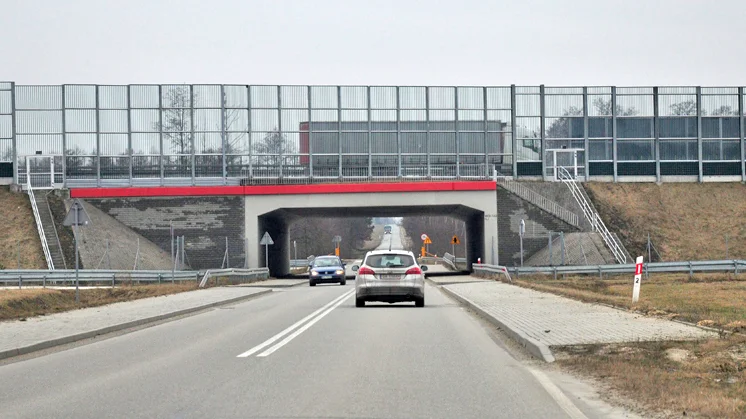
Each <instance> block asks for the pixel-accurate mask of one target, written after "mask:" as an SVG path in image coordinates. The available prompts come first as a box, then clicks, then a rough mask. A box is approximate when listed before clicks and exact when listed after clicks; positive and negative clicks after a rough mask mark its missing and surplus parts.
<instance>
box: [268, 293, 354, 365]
mask: <svg viewBox="0 0 746 419" xmlns="http://www.w3.org/2000/svg"><path fill="white" fill-rule="evenodd" d="M353 291H354V290H353ZM353 291H350V292H349V293H347V294H345V295H343V297H344V298H342V299H341V300H339V301H338V302H337V303H336V304H334V305H333V306H331V307H330V308H328V309H327V310H326V311H325V312H323V313H321V314H319V315H318V316H316V318H314V319H313V320H311V321H310V322H308V323H306V324H305V325H304V326H303V327H301V328H300V329H298V330H296V331H295V332H293V333H292V334H290V335H289V336H288V337H286V338H285V339H283V340H282V341H280V342H279V343H277V344H275V346H273V347H271V348H269V349H267V350H266V351H264V352H262V353H260V354H259V355H257V357H265V356H268V355H271V354H272V353H273V352H274V351H276V350H278V349H280V348H282V347H283V346H285V345H286V344H287V343H288V342H290V341H291V340H293V339H295V338H296V337H298V335H300V334H301V333H303V332H305V331H306V330H308V329H309V328H310V327H311V326H313V325H314V324H316V322H317V321H319V320H321V319H322V318H323V317H324V316H326V315H327V314H329V313H331V312H332V310H334V309H335V308H337V307H339V306H340V305H341V304H342V303H344V302H345V300H346V299H347V298H349V297H350V296H351V295H352V292H353Z"/></svg>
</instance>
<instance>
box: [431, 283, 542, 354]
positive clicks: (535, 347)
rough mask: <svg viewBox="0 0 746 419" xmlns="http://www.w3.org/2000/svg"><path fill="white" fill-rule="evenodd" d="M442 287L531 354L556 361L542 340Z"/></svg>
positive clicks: (442, 288)
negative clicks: (529, 335) (515, 327)
mask: <svg viewBox="0 0 746 419" xmlns="http://www.w3.org/2000/svg"><path fill="white" fill-rule="evenodd" d="M440 289H441V290H443V291H444V292H445V293H446V294H448V295H450V296H451V297H453V298H454V299H455V300H457V301H459V302H460V303H461V304H463V305H466V306H467V307H469V308H471V309H472V310H474V311H476V312H477V313H478V314H479V315H480V316H482V317H484V318H485V319H487V321H489V322H490V323H492V324H493V325H495V326H497V327H499V328H500V329H502V330H504V331H505V332H506V333H507V334H508V335H509V336H510V337H511V338H513V339H514V340H515V341H516V342H518V343H520V344H521V345H522V346H523V347H525V348H526V349H527V350H528V351H529V352H530V353H531V355H533V356H535V357H537V358H539V359H542V360H544V361H545V362H554V355H552V351H551V350H549V346H547V345H545V344H543V343H541V342H537V341H536V340H534V339H532V338H530V337H528V336H526V335H525V334H524V333H523V332H521V331H520V330H518V329H514V328H511V327H510V326H508V325H506V324H505V323H503V322H502V321H500V319H498V318H496V317H494V316H492V315H490V314H489V313H487V312H486V311H485V310H483V309H482V308H481V307H479V305H477V304H476V303H474V302H473V301H471V300H469V299H468V298H466V297H464V296H462V295H460V294H458V293H457V292H455V291H452V290H450V289H448V288H447V287H443V286H442V287H440Z"/></svg>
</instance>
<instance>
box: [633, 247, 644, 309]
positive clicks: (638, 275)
mask: <svg viewBox="0 0 746 419" xmlns="http://www.w3.org/2000/svg"><path fill="white" fill-rule="evenodd" d="M641 281H642V256H638V257H637V260H636V261H635V285H634V286H633V288H632V302H633V303H636V302H637V301H638V300H639V299H640V282H641Z"/></svg>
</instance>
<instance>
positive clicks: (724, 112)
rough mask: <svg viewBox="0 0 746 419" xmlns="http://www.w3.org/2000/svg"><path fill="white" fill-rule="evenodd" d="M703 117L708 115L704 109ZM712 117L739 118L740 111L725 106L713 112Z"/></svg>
mask: <svg viewBox="0 0 746 419" xmlns="http://www.w3.org/2000/svg"><path fill="white" fill-rule="evenodd" d="M702 115H703V116H705V115H706V112H705V110H704V109H702ZM712 116H738V111H737V110H735V109H733V107H732V106H728V105H723V106H720V107H718V108H716V109H715V110H714V111H712Z"/></svg>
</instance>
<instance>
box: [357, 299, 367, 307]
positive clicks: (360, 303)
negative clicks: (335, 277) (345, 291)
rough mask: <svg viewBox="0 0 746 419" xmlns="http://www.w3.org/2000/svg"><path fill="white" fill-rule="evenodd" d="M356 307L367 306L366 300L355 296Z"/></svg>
mask: <svg viewBox="0 0 746 419" xmlns="http://www.w3.org/2000/svg"><path fill="white" fill-rule="evenodd" d="M355 307H365V300H363V299H362V298H355Z"/></svg>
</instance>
